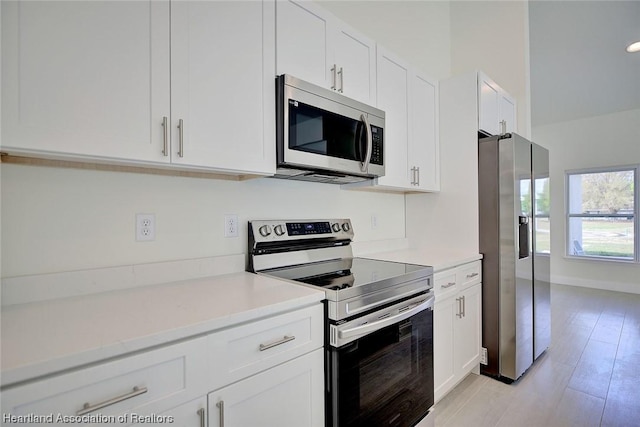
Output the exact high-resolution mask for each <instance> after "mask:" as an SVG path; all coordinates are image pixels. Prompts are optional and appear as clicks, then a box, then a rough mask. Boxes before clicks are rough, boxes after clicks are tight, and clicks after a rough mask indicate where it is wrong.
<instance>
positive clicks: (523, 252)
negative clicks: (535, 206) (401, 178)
mask: <svg viewBox="0 0 640 427" xmlns="http://www.w3.org/2000/svg"><path fill="white" fill-rule="evenodd" d="M518 246H519V250H518V258H519V259H522V258H527V257H528V256H529V255H531V253H530V252H529V217H528V216H527V215H525V214H522V215H519V216H518Z"/></svg>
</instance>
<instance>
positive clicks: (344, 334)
mask: <svg viewBox="0 0 640 427" xmlns="http://www.w3.org/2000/svg"><path fill="white" fill-rule="evenodd" d="M434 300H435V297H434V296H432V297H429V298H426V299H424V300H421V301H418V302H417V303H415V304H414V305H413V306H412V307H411V308H409V309H407V310H405V311H403V312H401V313H398V314H396V315H395V316H391V317H385V318H384V319H381V320H378V321H376V322H372V323H367V324H366V325H360V326H356V327H355V328H349V329H343V330H339V331H338V338H339V339H345V338H350V337H353V336H357V335H365V334H368V333H370V332H375V331H377V330H379V329H382V328H384V327H386V326H389V325H393V324H394V323H398V322H400V321H402V320H404V319H408V318H409V317H412V316H414V315H416V314H418V313H420V312H421V311H423V310H426V309H428V308H431V309H433V302H434Z"/></svg>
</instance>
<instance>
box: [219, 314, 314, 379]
mask: <svg viewBox="0 0 640 427" xmlns="http://www.w3.org/2000/svg"><path fill="white" fill-rule="evenodd" d="M323 315H324V313H323V307H322V304H317V305H315V306H312V307H308V308H305V309H301V310H296V311H293V312H290V313H286V314H282V315H279V316H276V317H273V318H269V319H265V320H261V321H256V322H252V323H249V324H246V325H242V326H238V327H235V328H231V329H228V330H226V331H221V332H218V333H215V334H212V335H210V336H209V337H208V340H209V342H208V346H209V350H208V356H209V358H210V361H211V363H210V378H209V380H210V383H209V384H210V385H211V387H212V389H215V388H217V387H221V386H224V385H225V384H229V383H231V382H233V381H237V380H239V379H242V378H246V377H248V376H250V375H253V374H255V373H257V372H260V371H263V370H265V369H268V368H271V367H272V366H275V365H277V364H279V363H282V362H285V361H287V360H290V359H293V358H294V357H298V356H300V355H302V354H305V353H308V352H310V351H312V350H315V349H317V348H321V347H322V346H323V345H324V332H323Z"/></svg>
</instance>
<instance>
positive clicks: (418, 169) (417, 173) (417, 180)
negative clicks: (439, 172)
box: [416, 166, 420, 186]
mask: <svg viewBox="0 0 640 427" xmlns="http://www.w3.org/2000/svg"><path fill="white" fill-rule="evenodd" d="M416 175H417V176H418V178H417V179H416V185H417V186H420V167H419V166H418V167H416Z"/></svg>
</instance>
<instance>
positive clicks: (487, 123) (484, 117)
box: [478, 73, 500, 135]
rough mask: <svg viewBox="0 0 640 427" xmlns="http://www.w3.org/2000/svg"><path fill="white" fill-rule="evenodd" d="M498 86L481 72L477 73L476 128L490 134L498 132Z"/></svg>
mask: <svg viewBox="0 0 640 427" xmlns="http://www.w3.org/2000/svg"><path fill="white" fill-rule="evenodd" d="M499 100H500V87H499V86H498V85H497V84H495V82H494V81H493V80H491V79H490V78H488V77H487V76H486V75H484V74H483V73H478V129H479V130H482V131H484V132H486V133H488V134H490V135H498V134H499V133H500V129H499V124H498V122H499V121H500V118H499V117H500V111H499Z"/></svg>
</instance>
